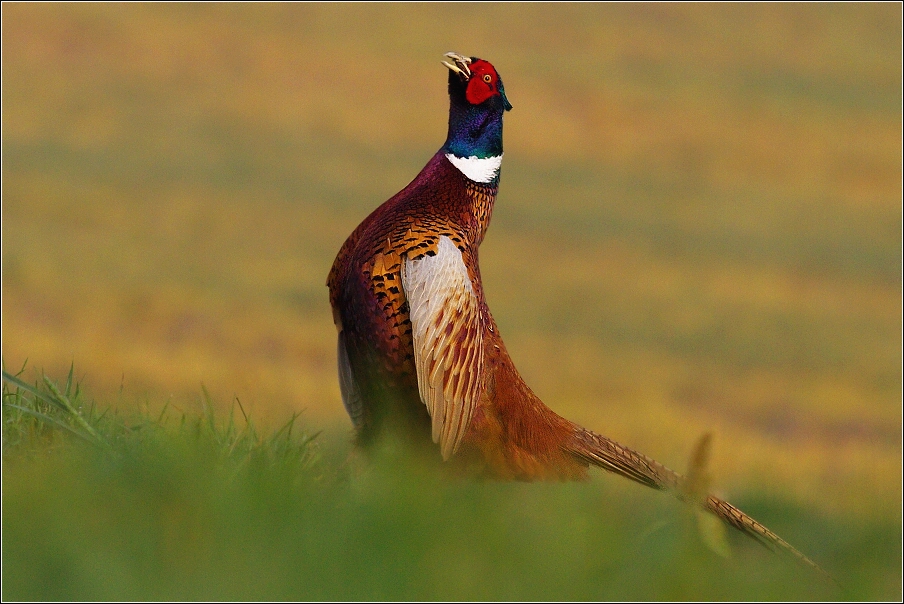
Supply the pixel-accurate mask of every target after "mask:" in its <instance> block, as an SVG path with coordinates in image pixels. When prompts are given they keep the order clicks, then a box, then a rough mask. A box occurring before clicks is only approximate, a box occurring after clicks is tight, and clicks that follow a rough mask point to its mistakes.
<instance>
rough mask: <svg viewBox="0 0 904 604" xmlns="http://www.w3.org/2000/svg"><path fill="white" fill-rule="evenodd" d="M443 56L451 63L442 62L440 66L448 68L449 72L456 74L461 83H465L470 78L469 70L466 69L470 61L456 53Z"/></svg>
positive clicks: (468, 68)
mask: <svg viewBox="0 0 904 604" xmlns="http://www.w3.org/2000/svg"><path fill="white" fill-rule="evenodd" d="M443 56H444V57H447V58H449V59H452V63H449V62H448V61H443V62H442V64H443V65H445V66H446V67H448V68H449V69H450V70H451V71H454V72H455V73H457V74H458V77H460V78H461V81H462V82H467V81H468V80H469V79H470V78H471V68H470V67H468V65H470V64H471V59H469V58H468V57H463V56H461V55H460V54H458V53H456V52H447V53H446V54H444V55H443Z"/></svg>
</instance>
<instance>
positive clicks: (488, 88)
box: [465, 59, 499, 105]
mask: <svg viewBox="0 0 904 604" xmlns="http://www.w3.org/2000/svg"><path fill="white" fill-rule="evenodd" d="M470 67H471V78H470V79H469V80H468V88H467V90H466V91H465V97H466V98H467V99H468V102H469V103H471V104H472V105H479V104H481V103H483V102H484V101H485V100H487V99H488V98H490V97H491V96H493V95H496V94H499V90H498V86H497V82H498V80H499V76H498V75H496V70H495V69H493V66H492V65H490V64H489V63H487V62H486V61H483V60H480V59H478V60H476V61H474V62H473V63H472V64H471V65H470Z"/></svg>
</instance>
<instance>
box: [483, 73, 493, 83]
mask: <svg viewBox="0 0 904 604" xmlns="http://www.w3.org/2000/svg"><path fill="white" fill-rule="evenodd" d="M483 81H484V82H486V83H487V84H489V83H490V82H492V81H493V78H492V77H491V76H490V74H485V75H484V76H483Z"/></svg>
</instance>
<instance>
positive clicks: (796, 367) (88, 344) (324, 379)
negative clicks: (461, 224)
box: [0, 3, 902, 600]
mask: <svg viewBox="0 0 904 604" xmlns="http://www.w3.org/2000/svg"><path fill="white" fill-rule="evenodd" d="M0 10H2V51H3V52H2V86H3V89H2V101H3V105H2V106H3V115H2V204H3V207H2V288H3V290H2V301H3V308H2V313H3V314H2V356H3V362H4V366H5V368H6V369H7V370H10V369H11V368H12V369H11V370H12V371H14V372H15V371H16V370H17V369H18V368H20V367H25V369H24V371H23V372H22V373H21V374H20V375H19V378H18V379H20V380H21V381H22V383H23V384H25V385H28V387H29V388H32V389H36V392H37V393H41V396H38V395H37V394H35V392H31V391H29V390H28V389H24V387H23V386H22V385H21V384H20V385H14V386H9V389H8V390H5V391H4V432H3V439H4V441H3V443H4V445H3V446H4V454H3V590H4V593H3V596H4V597H5V598H13V599H55V598H56V599H88V598H95V599H119V598H130V597H131V598H137V599H142V598H145V599H179V598H183V597H185V598H198V599H204V598H222V599H245V598H248V599H258V598H265V597H269V598H301V599H318V598H327V599H381V598H386V599H388V598H403V599H448V600H455V599H458V598H466V599H467V598H471V599H494V598H499V599H503V598H506V599H507V598H512V599H569V598H576V599H588V598H589V599H619V598H625V599H655V598H660V599H680V598H698V599H732V598H735V599H757V598H764V599H770V598H771V599H784V598H789V599H809V598H814V599H819V598H823V597H833V596H832V595H831V594H826V593H825V592H822V591H820V589H821V588H819V587H814V586H813V585H812V584H810V583H809V582H808V580H807V579H806V578H801V577H799V576H798V575H795V574H794V572H792V571H789V570H786V569H784V568H783V567H781V566H776V565H775V561H774V560H772V559H771V558H770V557H769V556H767V555H765V552H763V551H761V550H760V549H758V548H756V547H755V546H751V545H750V544H747V543H745V542H743V541H741V542H733V545H734V546H735V547H734V550H735V553H734V556H733V557H732V558H731V559H729V560H722V559H720V558H716V557H713V555H712V554H710V553H709V552H708V550H705V549H702V550H701V549H699V548H698V545H699V544H697V542H696V541H695V540H694V539H692V538H687V535H685V534H684V532H683V529H680V525H681V523H680V522H678V521H677V520H675V519H676V518H679V517H681V513H682V512H681V510H680V508H676V507H674V506H675V505H676V504H673V503H672V502H670V501H669V500H668V497H664V496H657V495H656V494H655V493H650V492H647V491H645V490H643V489H638V488H636V487H634V486H633V485H628V484H622V482H621V481H619V480H617V479H615V478H613V477H608V476H603V475H600V474H597V475H595V477H594V479H593V480H592V481H590V482H589V483H586V484H580V485H572V484H569V485H558V484H557V485H522V484H516V485H511V484H495V483H490V484H470V483H462V482H455V481H453V482H451V483H448V484H447V483H446V482H444V481H443V480H441V479H440V478H436V477H431V476H430V473H429V472H427V471H424V470H423V469H421V468H418V467H411V468H407V467H405V464H403V463H401V462H400V461H399V460H393V459H392V453H391V452H389V453H387V456H389V458H390V461H389V462H387V463H386V464H383V465H380V464H377V466H376V467H374V468H372V469H370V470H367V471H363V474H360V475H359V474H356V471H353V470H351V469H350V468H348V467H346V465H345V459H346V457H347V455H348V448H349V447H348V444H347V441H348V435H349V431H350V424H349V422H348V419H347V418H346V417H345V415H344V412H343V409H342V403H341V401H340V397H339V389H338V384H337V380H336V370H335V330H334V328H333V325H332V321H331V317H330V311H329V304H328V301H327V293H326V288H325V287H324V281H325V278H326V274H327V272H328V270H329V266H330V263H331V262H332V260H333V258H334V255H335V253H336V251H337V250H338V249H339V246H340V245H341V244H342V241H343V240H344V238H345V237H346V236H347V235H348V234H349V233H350V232H351V230H352V229H353V228H354V227H355V225H357V224H358V222H359V221H360V220H361V219H362V218H363V217H364V216H366V215H367V214H368V213H369V212H370V211H371V210H372V209H373V208H374V207H376V205H377V204H379V203H380V202H382V201H383V200H385V199H386V198H388V197H389V196H390V195H392V194H393V193H395V192H396V191H398V190H399V189H400V188H402V187H403V186H404V185H405V184H406V183H407V182H409V181H410V179H411V178H413V177H414V175H415V174H416V173H417V172H418V170H419V169H420V168H421V167H422V166H423V165H424V163H425V162H426V160H427V159H428V158H429V157H430V156H431V155H432V154H433V153H434V152H435V150H436V149H437V148H438V146H439V145H440V144H441V142H442V140H443V138H444V136H445V129H446V115H447V109H448V106H447V103H448V100H447V98H446V90H445V78H446V74H445V69H444V68H443V67H442V66H441V65H440V64H439V59H440V58H441V56H442V53H444V52H446V51H449V50H455V51H458V52H463V53H466V54H474V55H478V56H482V57H484V58H487V59H489V60H490V61H492V62H493V63H494V64H495V65H496V66H497V67H498V68H499V71H500V73H501V74H502V76H503V78H504V81H505V84H506V91H507V93H508V95H509V97H510V99H511V101H512V103H513V104H514V106H515V108H514V110H513V111H511V112H510V113H508V114H507V115H506V125H505V129H506V130H505V137H506V141H505V151H506V157H505V166H504V169H503V176H502V185H501V189H500V195H499V199H498V202H497V206H496V210H495V213H494V217H493V223H492V225H491V227H490V230H489V233H488V235H487V239H486V241H485V242H484V244H483V245H482V248H481V272H482V275H483V281H484V286H485V290H486V293H487V298H488V301H489V304H490V306H491V308H492V309H493V313H494V317H495V318H496V320H497V322H498V323H499V326H500V329H501V330H502V332H503V334H504V336H505V340H506V343H507V346H508V348H509V351H510V352H511V354H512V357H513V359H514V361H515V364H516V365H517V366H518V368H519V370H520V371H521V372H522V373H523V374H524V377H525V379H526V381H527V382H528V383H529V384H530V385H531V387H532V388H533V389H534V390H535V391H536V392H537V393H538V394H539V395H540V397H541V398H542V399H543V400H544V402H546V403H547V404H548V405H550V406H551V407H552V408H553V409H555V410H556V411H557V412H559V413H561V414H563V415H565V416H566V417H568V418H569V419H572V420H575V421H578V422H580V423H581V424H583V425H586V426H588V427H590V428H592V429H594V430H597V431H599V432H602V433H604V434H606V435H607V436H610V437H612V438H614V439H616V440H618V441H619V442H622V443H624V444H626V445H630V446H632V447H634V448H636V449H638V450H641V451H643V452H644V453H646V454H649V455H650V456H652V457H654V458H656V459H657V460H659V461H661V462H663V463H665V464H666V465H668V466H670V467H674V468H676V469H681V468H683V467H685V465H686V462H687V456H688V454H689V452H690V448H691V444H692V443H693V442H694V441H695V440H696V439H697V438H698V437H699V436H700V435H701V434H703V433H704V432H712V433H713V434H714V451H713V458H712V468H711V469H712V474H713V476H714V488H715V489H717V490H718V491H720V492H721V493H720V494H722V495H725V496H726V498H727V499H729V500H730V501H732V502H734V503H737V504H738V505H739V506H740V507H741V508H742V509H745V511H748V512H750V513H751V514H752V515H753V516H754V517H756V518H757V519H759V520H761V521H763V522H764V523H765V524H766V525H767V526H770V528H773V529H774V530H776V532H778V533H779V534H780V535H782V536H783V537H784V538H786V539H787V540H788V541H790V542H791V543H792V544H794V545H795V546H797V547H799V548H800V549H801V550H802V551H804V552H805V553H806V554H807V555H809V556H811V557H812V558H814V559H815V560H816V561H817V562H819V563H820V564H821V565H822V566H824V567H825V568H826V569H827V570H828V571H829V572H830V573H832V574H833V575H834V576H835V577H836V578H837V579H838V580H839V582H840V583H841V584H842V585H843V586H844V587H845V589H847V590H849V591H848V593H847V596H849V597H851V598H852V599H888V600H898V599H900V598H901V596H902V593H901V562H902V558H901V534H902V533H901V525H902V517H901V515H902V507H901V506H902V479H901V476H902V463H901V460H902V451H901V442H902V412H901V410H902V407H901V395H902V390H901V382H902V379H901V377H902V376H901V362H902V355H901V344H902V342H901V330H902V321H901V303H902V295H901V294H902V292H901V285H902V279H901V274H902V273H901V271H902V263H901V258H902V246H901V241H902V220H901V195H902V187H901V182H902V180H901V165H902V153H901V148H902V139H901V129H902V112H901V107H902V94H901V92H902V79H901V70H902V64H901V43H902V29H901V7H900V5H899V4H895V3H872V4H853V3H852V4H789V5H785V4H768V5H762V4H725V5H723V4H717V5H694V4H589V5H583V4H581V5H577V4H573V5H565V6H559V5H555V4H526V5H513V4H497V5H475V6H470V7H468V10H467V11H464V10H461V8H459V7H457V6H455V5H444V4H400V5H391V4H307V3H305V4H269V5H263V6H257V5H250V4H247V5H246V4H213V5H208V4H61V3H57V4H37V3H34V4H29V3H15V4H9V3H4V4H2V7H0ZM26 361H27V362H26ZM73 363H74V364H75V366H76V367H77V368H78V371H79V373H78V375H77V376H76V377H79V378H80V379H75V378H73V379H66V378H65V376H67V375H68V372H69V369H70V367H71V366H72V364H73ZM45 372H46V374H47V375H49V376H51V377H52V378H53V379H54V380H55V382H53V383H58V384H59V386H58V387H57V390H58V391H59V392H58V394H59V395H60V396H61V397H63V398H67V399H68V398H71V399H72V400H78V401H81V403H80V404H81V406H79V407H78V409H79V413H80V414H81V415H80V416H83V419H84V422H81V421H78V420H77V419H75V417H76V416H75V415H73V413H72V412H71V411H69V410H68V409H67V408H66V405H65V404H64V403H63V399H59V400H57V398H56V397H57V394H56V393H54V392H53V390H52V389H50V386H48V384H47V383H45V382H44V381H43V377H42V376H43V374H44V373H45ZM76 382H79V383H80V384H81V387H82V389H83V392H81V393H79V396H75V394H76V393H75V387H76V384H75V383H76ZM67 384H68V386H67ZM201 384H204V386H205V387H206V392H207V393H208V394H207V395H205V396H199V395H198V393H199V392H200V391H202V387H201ZM85 389H87V391H89V392H90V393H91V397H92V398H91V399H88V398H86V397H85V396H84V390H85ZM42 396H45V397H46V398H47V399H50V400H51V401H53V400H57V402H58V403H60V404H59V405H56V404H55V403H53V402H48V401H47V400H45V399H44V398H41V397H42ZM236 399H237V400H240V401H241V406H239V405H238V403H233V404H230V403H229V402H230V401H235V400H236ZM92 400H96V401H98V403H97V405H96V407H94V408H93V411H92V407H91V404H90V401H92ZM70 402H72V401H70ZM10 405H13V406H10ZM60 405H62V406H60ZM73 408H75V407H73ZM22 409H31V411H23V410H22ZM298 413H303V414H302V415H301V416H300V418H298V419H296V420H295V421H294V422H293V423H292V424H291V429H290V428H289V427H288V424H287V422H288V420H289V418H292V417H295V416H296V415H297V414H298ZM230 414H231V415H230ZM245 414H247V415H248V416H249V417H251V418H254V419H255V422H256V423H253V424H248V423H246V420H245ZM230 418H232V419H231V420H230ZM64 426H68V427H64ZM86 426H89V427H90V428H91V430H88V429H87V428H86ZM70 428H71V429H70ZM283 428H285V429H284V430H283V431H280V430H281V429H283ZM92 430H93V431H94V432H96V434H95V435H92V434H91V431H92ZM320 431H322V434H320V436H318V437H317V438H315V439H314V440H313V441H312V442H311V441H310V440H309V437H310V434H312V433H318V432H320ZM64 434H65V436H63V435H64ZM104 443H106V444H104ZM387 468H394V469H395V468H398V471H397V472H396V471H389V470H388V469H387ZM670 506H671V507H670ZM660 526H664V528H657V527H660ZM842 597H843V596H842Z"/></svg>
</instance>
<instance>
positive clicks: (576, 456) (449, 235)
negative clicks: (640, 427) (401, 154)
mask: <svg viewBox="0 0 904 604" xmlns="http://www.w3.org/2000/svg"><path fill="white" fill-rule="evenodd" d="M445 57H446V58H448V59H449V61H443V64H444V65H445V66H446V67H447V68H448V70H449V73H448V86H449V99H450V109H449V130H448V136H447V138H446V142H445V143H444V144H443V146H442V147H441V148H440V149H439V151H438V152H437V153H436V154H435V155H434V156H433V157H432V158H431V159H430V161H429V162H427V165H426V166H425V167H424V168H423V169H422V170H421V172H420V174H418V175H417V177H415V179H414V180H413V181H411V183H410V184H408V186H406V187H405V188H404V189H402V190H401V191H400V192H399V193H397V194H396V195H394V196H393V197H391V198H390V199H389V200H387V201H386V202H385V203H383V204H382V205H381V206H379V207H378V208H377V209H376V210H374V211H373V212H372V213H371V214H370V215H369V216H368V217H367V218H365V219H364V221H363V222H361V224H360V225H358V227H357V228H356V229H355V230H354V231H353V232H352V234H351V235H350V236H349V237H348V239H347V240H346V241H345V243H344V244H343V245H342V247H341V249H340V250H339V253H338V255H337V256H336V260H335V261H334V263H333V266H332V269H331V270H330V273H329V277H328V279H327V286H328V287H329V293H330V304H331V305H332V309H333V320H334V322H335V324H336V328H337V330H338V332H339V337H338V349H337V358H338V366H339V384H340V390H341V393H342V400H343V403H344V405H345V409H346V411H347V412H348V415H349V416H350V418H351V420H352V423H353V424H354V427H355V430H356V434H357V437H356V438H357V442H358V444H359V445H361V446H363V447H367V446H369V445H371V444H372V443H374V442H375V441H376V440H378V439H379V438H381V437H383V436H384V435H389V436H391V437H392V438H396V439H404V440H406V441H409V442H413V443H420V444H421V445H424V446H427V447H433V446H434V445H433V443H438V445H439V453H440V454H441V456H442V459H443V460H446V461H450V460H451V461H453V463H459V464H462V466H463V467H467V468H469V469H470V470H476V471H477V472H480V473H482V474H484V475H488V476H491V477H495V478H499V479H518V480H549V479H560V480H568V479H583V478H586V477H587V472H588V467H589V466H591V465H593V466H598V467H600V468H603V469H605V470H609V471H611V472H614V473H616V474H620V475H622V476H625V477H627V478H630V479H631V480H635V481H637V482H639V483H641V484H644V485H647V486H649V487H653V488H655V489H661V490H670V491H673V492H675V493H676V494H677V495H678V496H679V497H680V498H683V499H692V500H696V501H695V502H696V503H699V504H700V505H702V506H703V507H704V508H705V509H707V510H709V511H710V512H712V513H713V514H715V515H716V516H718V517H719V518H721V519H722V520H724V521H725V522H727V523H728V524H729V525H731V526H733V527H735V528H737V529H739V530H740V531H742V532H744V533H746V534H747V535H749V536H752V537H754V538H756V539H757V540H759V541H760V542H761V543H763V544H764V545H766V546H767V547H769V548H770V549H773V550H779V551H784V552H786V553H790V554H792V555H793V556H794V557H796V558H797V559H798V560H800V561H802V562H804V563H805V564H807V565H810V566H813V567H815V568H818V567H816V565H815V564H814V563H813V562H811V561H810V560H809V559H807V558H806V557H805V556H804V555H803V554H801V553H800V552H798V551H797V550H796V549H794V548H793V547H792V546H791V545H789V544H788V543H786V542H785V541H783V540H782V539H781V538H780V537H778V536H777V535H776V534H775V533H773V532H772V531H770V530H769V529H767V528H766V527H765V526H763V525H762V524H760V523H759V522H757V521H756V520H754V519H753V518H751V517H750V516H748V515H747V514H745V513H744V512H742V511H740V510H739V509H738V508H736V507H734V506H733V505H731V504H730V503H728V502H726V501H723V500H722V499H719V498H718V497H715V496H712V495H708V494H706V493H705V492H704V493H702V494H697V495H694V493H693V491H694V488H689V484H690V483H691V482H698V481H696V480H691V478H692V477H691V476H688V478H687V479H685V478H683V477H682V476H680V475H678V474H677V473H675V472H673V471H672V470H670V469H668V468H666V467H665V466H663V465H661V464H660V463H658V462H656V461H654V460H653V459H650V458H649V457H646V456H645V455H642V454H640V453H637V452H636V451H633V450H631V449H629V448H627V447H624V446H622V445H620V444H618V443H616V442H614V441H612V440H610V439H608V438H606V437H604V436H601V435H599V434H596V433H595V432H591V431H590V430H587V429H585V428H583V427H581V426H579V425H577V424H574V423H572V422H570V421H568V420H567V419H564V418H563V417H561V416H559V415H558V414H556V413H555V412H554V411H552V410H551V409H550V408H549V407H547V406H546V405H544V404H543V403H542V402H541V401H540V399H539V398H537V396H536V395H535V394H534V393H533V392H532V391H531V389H530V388H528V386H527V384H525V383H524V380H523V379H522V378H521V376H520V375H519V373H518V371H517V370H516V369H515V366H514V364H513V363H512V360H511V358H510V357H509V354H508V352H507V351H506V348H505V344H504V343H503V341H502V337H501V336H500V334H499V329H498V327H497V326H496V322H495V321H494V320H493V316H492V314H490V310H489V308H488V307H487V303H486V299H485V297H484V292H483V287H482V286H481V278H480V266H479V264H478V248H479V246H480V244H481V242H482V241H483V238H484V235H485V234H486V230H487V227H488V225H489V222H490V216H491V214H492V210H493V204H494V202H495V199H496V193H497V191H498V188H499V172H500V165H501V162H502V155H503V152H502V118H503V114H504V113H505V112H506V111H509V110H511V109H512V105H511V104H510V103H509V101H508V98H507V97H506V94H505V88H504V87H503V84H502V78H501V77H500V76H499V73H498V72H497V71H496V69H495V68H494V67H493V66H492V65H491V64H490V63H489V62H487V61H485V60H482V59H478V58H476V57H465V56H462V55H459V54H456V53H447V54H446V55H445ZM450 61H451V62H450ZM428 435H429V436H428ZM431 441H432V442H431ZM691 473H692V474H693V473H694V472H691Z"/></svg>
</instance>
